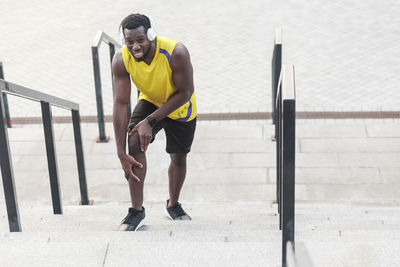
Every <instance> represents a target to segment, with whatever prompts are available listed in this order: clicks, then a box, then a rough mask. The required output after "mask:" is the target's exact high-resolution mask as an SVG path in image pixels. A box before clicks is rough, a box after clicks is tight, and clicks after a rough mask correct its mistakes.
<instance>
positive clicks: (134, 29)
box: [112, 14, 197, 231]
mask: <svg viewBox="0 0 400 267" xmlns="http://www.w3.org/2000/svg"><path fill="white" fill-rule="evenodd" d="M120 27H121V28H122V33H123V36H124V39H125V40H124V42H125V45H124V46H123V47H122V48H121V50H120V51H119V52H118V53H116V54H115V56H114V58H113V62H112V71H113V74H114V76H113V77H114V78H113V82H114V108H113V123H114V132H115V140H116V144H117V153H118V157H119V159H120V161H121V165H122V169H123V170H124V172H125V178H126V179H127V180H128V184H129V190H130V196H131V200H132V208H129V211H128V215H127V216H126V217H125V219H123V221H122V225H121V227H120V230H126V231H136V230H137V229H138V228H139V227H140V226H142V225H143V224H144V218H145V209H144V207H143V206H142V204H143V186H144V179H145V177H146V168H147V165H146V150H147V147H148V145H149V144H150V143H151V142H152V141H153V140H154V137H155V135H156V134H157V132H158V131H160V130H161V129H164V131H165V135H166V139H167V144H166V151H167V153H169V154H170V158H171V163H170V165H169V169H168V176H169V199H168V200H167V203H166V208H165V212H166V215H167V216H168V217H169V218H170V219H172V220H191V218H190V216H189V215H188V214H186V212H185V211H184V210H183V209H182V207H181V204H180V203H179V202H178V199H179V194H180V191H181V188H182V185H183V182H184V180H185V176H186V155H187V153H189V151H190V148H191V145H192V141H193V137H194V132H195V128H196V116H197V108H196V99H195V94H194V85H193V68H192V64H191V62H190V56H189V52H188V50H187V49H186V47H185V46H184V45H183V44H181V43H179V42H177V41H174V40H171V39H168V38H164V37H159V36H155V31H154V29H153V28H152V27H151V23H150V20H149V18H148V17H147V16H145V15H141V14H131V15H129V16H127V17H126V18H125V19H124V20H123V21H122V22H121V26H120ZM130 78H132V81H133V82H134V83H135V85H136V87H137V89H138V90H139V91H140V95H139V99H138V103H137V105H136V107H135V109H134V110H133V113H132V116H131V119H130V121H129V123H128V118H127V114H128V102H129V99H130V94H131V84H130ZM127 129H128V130H127ZM127 132H128V148H129V154H126V151H125V146H126V136H127V135H126V134H127Z"/></svg>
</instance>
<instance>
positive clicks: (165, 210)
mask: <svg viewBox="0 0 400 267" xmlns="http://www.w3.org/2000/svg"><path fill="white" fill-rule="evenodd" d="M164 212H165V215H166V216H167V218H168V219H170V220H174V219H172V217H171V215H169V213H168V211H167V208H165V209H164Z"/></svg>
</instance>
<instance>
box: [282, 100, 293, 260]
mask: <svg viewBox="0 0 400 267" xmlns="http://www.w3.org/2000/svg"><path fill="white" fill-rule="evenodd" d="M295 116H296V106H295V101H294V100H284V102H283V169H282V178H283V179H282V180H283V188H284V190H285V193H284V195H283V203H282V206H283V210H282V214H283V216H282V217H283V222H282V224H283V225H282V258H283V259H284V263H285V265H286V243H287V242H288V241H291V242H293V243H294V201H295V128H296V127H295ZM285 265H283V266H285Z"/></svg>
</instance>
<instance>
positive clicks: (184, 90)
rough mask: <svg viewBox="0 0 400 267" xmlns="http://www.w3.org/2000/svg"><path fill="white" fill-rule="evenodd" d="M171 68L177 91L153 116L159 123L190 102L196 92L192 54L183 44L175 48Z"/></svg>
mask: <svg viewBox="0 0 400 267" xmlns="http://www.w3.org/2000/svg"><path fill="white" fill-rule="evenodd" d="M170 66H171V69H172V81H173V83H174V86H175V88H176V89H177V91H176V92H175V93H174V94H173V95H172V96H170V97H169V98H168V100H167V102H165V104H164V105H162V106H161V107H160V108H159V109H157V110H156V111H155V112H153V114H151V116H152V117H153V118H155V119H156V120H157V121H159V120H161V119H163V118H165V117H167V116H168V115H169V114H170V113H171V112H173V111H175V110H176V109H177V108H179V107H181V106H182V105H183V104H185V103H186V102H187V101H189V99H190V97H191V96H192V94H193V91H194V85H193V67H192V63H191V62H190V54H189V51H188V50H187V48H186V47H185V46H184V45H183V44H181V43H178V44H177V45H176V46H175V49H174V51H173V53H172V55H171V59H170Z"/></svg>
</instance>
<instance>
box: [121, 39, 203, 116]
mask: <svg viewBox="0 0 400 267" xmlns="http://www.w3.org/2000/svg"><path fill="white" fill-rule="evenodd" d="M177 43H178V42H177V41H174V40H171V39H168V38H165V37H159V36H157V48H156V54H155V55H154V58H153V61H152V62H151V64H150V65H147V64H146V63H145V62H143V61H140V62H137V61H136V60H135V58H134V57H133V56H132V54H131V53H130V52H129V50H128V48H127V47H126V45H124V46H123V47H122V48H121V53H122V59H123V61H124V65H125V68H126V71H127V72H128V73H129V74H130V75H131V78H132V81H133V83H134V84H135V85H136V88H137V89H138V90H139V91H140V94H139V99H144V100H147V101H149V102H151V103H153V104H154V105H156V106H157V107H161V106H162V105H163V104H164V103H165V102H166V101H167V100H168V98H169V97H170V96H171V95H172V94H173V93H174V92H175V91H176V88H175V86H174V84H173V82H172V70H171V67H170V65H169V60H170V58H171V55H172V52H173V51H174V48H175V45H176V44H177ZM196 116H197V106H196V97H195V94H194V93H193V95H192V96H191V98H190V100H189V101H188V102H186V103H185V104H184V105H182V106H181V107H179V108H178V109H176V110H175V111H173V112H172V113H171V114H169V115H168V117H169V118H171V119H173V120H177V121H191V120H193V119H194V118H195V117H196Z"/></svg>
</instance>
